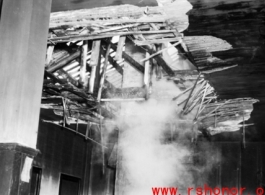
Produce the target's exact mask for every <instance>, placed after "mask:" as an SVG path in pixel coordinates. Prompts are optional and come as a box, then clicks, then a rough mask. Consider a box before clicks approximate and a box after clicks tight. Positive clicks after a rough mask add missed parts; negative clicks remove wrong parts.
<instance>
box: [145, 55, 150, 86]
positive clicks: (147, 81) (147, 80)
mask: <svg viewBox="0 0 265 195" xmlns="http://www.w3.org/2000/svg"><path fill="white" fill-rule="evenodd" d="M148 56H149V53H148V52H146V57H148ZM149 72H150V61H149V60H147V61H145V63H144V85H145V86H146V87H147V88H148V87H149V82H150V78H149V75H150V74H149Z"/></svg>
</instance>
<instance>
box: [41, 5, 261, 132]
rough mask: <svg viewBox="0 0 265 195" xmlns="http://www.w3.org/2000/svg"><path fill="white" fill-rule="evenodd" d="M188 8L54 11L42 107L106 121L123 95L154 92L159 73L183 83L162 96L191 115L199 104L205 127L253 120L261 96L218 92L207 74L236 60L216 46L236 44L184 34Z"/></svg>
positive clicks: (228, 127) (196, 119)
mask: <svg viewBox="0 0 265 195" xmlns="http://www.w3.org/2000/svg"><path fill="white" fill-rule="evenodd" d="M189 9H191V5H190V4H189V3H187V2H186V1H175V2H172V3H171V2H165V3H162V4H161V3H160V6H158V7H136V6H132V5H121V6H111V7H103V8H94V9H83V10H75V11H66V12H56V13H52V14H51V19H50V30H49V37H48V47H47V60H46V70H45V81H44V87H43V99H42V108H51V109H53V110H54V112H55V113H56V114H58V115H61V116H63V120H62V121H60V120H59V121H50V122H53V123H57V124H61V125H63V126H66V123H68V124H70V123H71V119H74V123H76V120H79V123H80V121H82V122H83V123H94V124H97V125H100V124H104V121H106V119H111V118H114V117H115V115H116V114H117V112H118V111H119V106H120V105H119V102H123V101H145V100H147V99H148V98H150V97H151V98H152V97H153V96H152V93H156V91H154V90H155V87H154V86H152V79H153V77H154V76H155V77H156V78H157V79H158V80H159V79H162V80H168V81H170V82H172V83H174V84H175V86H176V87H177V88H179V89H180V91H181V92H179V93H178V94H175V96H172V94H166V93H167V92H165V94H163V95H164V97H162V98H167V99H171V100H172V101H176V102H177V103H176V106H178V107H180V108H181V109H180V110H181V112H180V113H178V114H181V115H183V116H184V118H185V117H186V116H188V115H189V114H190V113H192V112H195V113H196V114H193V120H192V121H193V123H196V124H199V128H198V129H199V132H207V133H209V134H211V135H214V134H217V133H221V132H224V131H236V130H239V129H240V127H243V128H244V127H245V126H246V125H248V124H245V121H246V120H248V119H249V118H250V114H251V112H252V110H253V104H254V103H255V102H257V100H255V99H252V98H240V99H230V100H219V99H218V95H217V94H216V93H215V91H214V89H213V87H212V86H211V84H210V83H209V81H207V78H206V77H207V74H210V73H212V72H216V71H221V70H224V69H227V68H233V67H235V66H236V64H235V65H232V66H231V65H228V66H227V65H226V62H225V61H222V60H221V59H219V58H216V57H214V56H213V55H212V54H211V52H213V51H222V50H229V49H231V48H232V46H231V45H230V44H229V43H227V42H226V41H224V40H221V39H219V38H216V37H212V36H190V37H186V36H184V35H183V33H182V32H183V31H184V30H185V29H186V28H187V27H188V18H187V15H186V14H185V13H186V12H187V11H188V10H189ZM175 13H177V14H175ZM135 51H136V52H135ZM106 59H107V60H106ZM132 67H133V69H131V68H132ZM126 79H127V80H131V81H130V84H129V85H128V84H127V85H126V82H125V80H126ZM127 83H128V82H127ZM152 88H153V89H154V90H153V92H151V91H152V90H151V89H152ZM160 95H161V93H160ZM165 96H166V97H165ZM156 98H161V97H156ZM56 99H57V101H55V100H56ZM58 100H59V101H58ZM55 102H57V103H55ZM187 118H189V120H190V117H187ZM72 122H73V120H72ZM242 122H243V124H240V123H242ZM84 136H87V135H84Z"/></svg>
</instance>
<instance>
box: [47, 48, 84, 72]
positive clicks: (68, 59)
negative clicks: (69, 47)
mask: <svg viewBox="0 0 265 195" xmlns="http://www.w3.org/2000/svg"><path fill="white" fill-rule="evenodd" d="M80 54H81V51H80V50H77V51H76V52H74V53H72V54H71V55H70V56H67V57H65V58H63V59H61V60H60V61H59V62H58V63H56V64H54V65H51V66H50V67H48V68H47V69H46V70H47V72H50V73H53V72H55V71H56V70H59V69H61V68H63V67H65V66H66V65H68V63H69V62H71V61H73V60H74V59H76V58H78V57H79V56H80Z"/></svg>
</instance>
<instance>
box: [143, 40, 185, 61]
mask: <svg viewBox="0 0 265 195" xmlns="http://www.w3.org/2000/svg"><path fill="white" fill-rule="evenodd" d="M180 43H181V41H178V42H176V43H174V44H173V45H170V46H169V47H166V48H164V49H161V50H159V51H157V52H155V53H153V54H152V55H149V56H148V57H146V58H144V59H142V60H141V62H144V61H146V60H149V59H150V58H153V57H154V56H156V55H158V54H161V53H163V51H166V50H167V49H169V48H172V47H175V46H177V45H179V44H180Z"/></svg>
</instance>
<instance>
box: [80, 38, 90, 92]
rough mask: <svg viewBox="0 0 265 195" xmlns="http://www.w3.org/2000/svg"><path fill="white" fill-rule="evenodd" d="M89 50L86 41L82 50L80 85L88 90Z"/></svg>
mask: <svg viewBox="0 0 265 195" xmlns="http://www.w3.org/2000/svg"><path fill="white" fill-rule="evenodd" d="M87 50H88V45H87V41H84V42H83V45H82V49H81V59H80V77H79V83H80V84H81V86H82V87H83V88H87V84H88V78H87V77H86V65H87Z"/></svg>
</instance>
